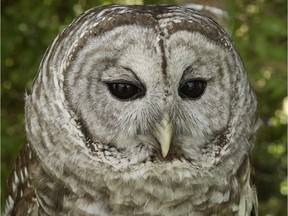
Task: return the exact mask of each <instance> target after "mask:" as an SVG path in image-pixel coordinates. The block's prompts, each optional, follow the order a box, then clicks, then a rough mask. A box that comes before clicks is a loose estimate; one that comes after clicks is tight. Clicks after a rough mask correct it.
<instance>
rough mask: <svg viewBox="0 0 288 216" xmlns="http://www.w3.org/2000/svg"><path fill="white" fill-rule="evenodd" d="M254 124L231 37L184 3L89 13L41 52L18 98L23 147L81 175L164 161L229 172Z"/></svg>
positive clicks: (195, 171) (192, 171) (56, 170)
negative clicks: (22, 106) (26, 91)
mask: <svg viewBox="0 0 288 216" xmlns="http://www.w3.org/2000/svg"><path fill="white" fill-rule="evenodd" d="M257 128H258V117H257V102H256V98H255V95H254V93H253V91H252V89H251V87H250V84H249V82H248V79H247V75H246V73H245V70H244V68H243V65H242V63H241V59H240V57H239V55H238V53H237V51H236V49H235V47H234V45H233V44H232V42H231V40H230V39H229V36H228V35H227V34H226V33H225V31H224V30H223V29H222V28H221V27H220V26H219V25H218V24H217V23H216V22H214V21H213V20H212V19H210V18H209V17H206V16H205V15H202V14H200V13H199V12H197V11H195V10H193V9H188V8H185V7H183V6H156V7H155V6H115V5H113V6H104V7H100V8H94V9H91V10H88V11H87V12H85V13H84V14H82V15H81V16H80V17H78V18H76V19H75V20H74V21H73V22H72V23H71V24H70V25H69V26H68V27H66V28H65V29H64V30H63V31H62V32H61V33H60V34H59V35H58V36H57V38H56V39H55V40H54V42H53V44H52V45H51V46H50V47H49V48H48V50H47V51H46V54H45V57H44V58H43V60H42V63H41V66H40V68H39V73H38V75H37V77H36V78H35V80H34V84H33V88H32V92H31V95H30V96H28V97H27V103H26V130H27V134H28V139H29V143H30V144H31V146H32V148H33V149H34V150H35V151H36V152H37V155H38V157H39V160H41V161H43V162H45V163H43V164H45V167H46V169H47V170H49V172H51V173H52V174H53V175H56V176H61V175H63V173H64V172H65V170H66V169H72V168H71V167H72V165H71V164H73V165H75V166H73V171H74V172H76V173H78V175H79V176H81V175H82V174H85V173H86V174H87V173H91V176H93V174H92V173H95V172H99V171H95V170H99V166H104V167H106V168H107V167H109V169H110V168H111V169H112V170H114V171H117V172H124V171H125V172H127V170H130V171H131V170H134V171H135V170H140V168H141V170H143V169H142V168H145V169H146V170H150V171H151V170H159V169H160V170H161V169H165V167H166V165H167V164H170V165H171V164H172V165H173V166H172V168H173V169H174V170H176V168H180V167H182V168H183V167H186V168H187V169H188V170H189V175H195V176H197V175H199V173H201V175H202V176H203V175H205V173H207V175H211V173H213V172H214V171H215V172H219V170H222V171H221V172H228V171H229V172H230V171H231V169H235V170H236V167H234V166H231V164H235V165H238V164H240V162H241V160H243V157H244V155H247V154H248V153H249V152H250V149H251V147H252V140H253V137H254V133H255V131H256V130H257ZM80 164H81V165H80ZM84 164H85V167H86V168H85V169H83V167H84ZM228 165H229V166H228ZM82 166H83V167H82ZM75 167H76V168H75ZM219 167H222V168H223V169H219ZM228 167H229V168H228ZM172 168H171V169H172ZM237 168H238V167H237ZM145 169H144V170H145ZM75 170H76V171H75ZM106 170H107V169H106ZM143 172H144V171H143ZM92 179H93V178H92V177H91V181H92Z"/></svg>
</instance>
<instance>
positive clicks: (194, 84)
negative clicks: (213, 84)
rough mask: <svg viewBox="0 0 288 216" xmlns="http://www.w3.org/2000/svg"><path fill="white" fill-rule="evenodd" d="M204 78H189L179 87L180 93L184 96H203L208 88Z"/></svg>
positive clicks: (195, 97)
mask: <svg viewBox="0 0 288 216" xmlns="http://www.w3.org/2000/svg"><path fill="white" fill-rule="evenodd" d="M206 85H207V83H206V81H204V80H189V81H188V82H185V83H184V84H182V85H181V86H180V87H179V90H178V92H179V95H180V97H182V98H188V99H197V98H199V97H201V96H202V95H203V93H204V91H205V88H206Z"/></svg>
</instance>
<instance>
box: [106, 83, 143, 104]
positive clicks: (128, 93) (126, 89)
mask: <svg viewBox="0 0 288 216" xmlns="http://www.w3.org/2000/svg"><path fill="white" fill-rule="evenodd" d="M107 86H108V89H109V91H110V93H111V94H112V95H113V96H115V97H116V98H118V99H120V100H133V99H136V98H139V97H141V96H143V94H144V93H143V90H142V89H141V88H139V87H137V86H135V85H133V84H131V83H124V82H123V83H107Z"/></svg>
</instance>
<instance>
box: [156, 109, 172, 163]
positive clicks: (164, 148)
mask: <svg viewBox="0 0 288 216" xmlns="http://www.w3.org/2000/svg"><path fill="white" fill-rule="evenodd" d="M171 138H172V125H171V123H170V122H169V117H168V115H167V114H166V115H165V116H164V117H163V119H162V121H161V123H160V124H159V125H158V126H157V132H156V139H157V140H158V142H159V143H160V145H161V153H162V156H163V157H164V158H165V157H166V156H167V154H168V152H169V149H170V143H171Z"/></svg>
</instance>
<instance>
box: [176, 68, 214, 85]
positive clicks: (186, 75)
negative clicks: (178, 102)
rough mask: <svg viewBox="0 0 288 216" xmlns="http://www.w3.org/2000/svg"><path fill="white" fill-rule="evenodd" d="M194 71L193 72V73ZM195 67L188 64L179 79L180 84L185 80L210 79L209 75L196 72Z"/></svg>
mask: <svg viewBox="0 0 288 216" xmlns="http://www.w3.org/2000/svg"><path fill="white" fill-rule="evenodd" d="M193 72H195V73H193ZM196 72H197V67H196V68H195V66H192V65H189V66H188V67H186V69H185V70H184V71H183V75H182V77H181V81H180V84H182V83H184V82H186V81H187V80H192V79H193V80H203V81H206V82H208V81H210V80H211V79H212V77H211V76H207V75H200V74H197V73H196Z"/></svg>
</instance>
